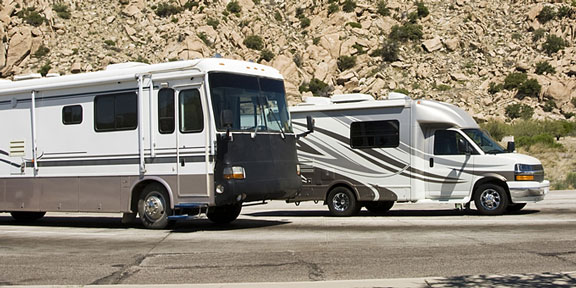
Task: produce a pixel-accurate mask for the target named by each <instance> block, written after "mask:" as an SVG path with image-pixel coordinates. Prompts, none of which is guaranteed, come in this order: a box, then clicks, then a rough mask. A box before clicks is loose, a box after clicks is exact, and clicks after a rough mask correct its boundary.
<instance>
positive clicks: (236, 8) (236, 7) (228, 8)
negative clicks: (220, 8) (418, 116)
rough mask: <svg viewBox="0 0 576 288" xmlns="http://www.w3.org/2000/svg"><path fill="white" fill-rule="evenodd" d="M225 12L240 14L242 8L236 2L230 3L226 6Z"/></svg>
mask: <svg viewBox="0 0 576 288" xmlns="http://www.w3.org/2000/svg"><path fill="white" fill-rule="evenodd" d="M226 11H228V12H230V13H234V14H239V13H240V12H242V7H241V6H240V4H239V3H238V1H230V2H228V4H227V5H226Z"/></svg>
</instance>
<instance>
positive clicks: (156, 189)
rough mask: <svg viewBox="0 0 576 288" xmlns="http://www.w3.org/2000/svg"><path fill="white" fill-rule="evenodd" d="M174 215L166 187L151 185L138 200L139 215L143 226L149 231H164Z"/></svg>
mask: <svg viewBox="0 0 576 288" xmlns="http://www.w3.org/2000/svg"><path fill="white" fill-rule="evenodd" d="M171 213H172V209H170V200H169V198H168V193H166V189H165V188H164V186H162V185H159V184H151V185H148V186H146V188H144V191H142V194H140V199H139V200H138V215H139V216H140V221H142V225H144V227H146V228H148V229H164V228H166V227H167V226H168V224H169V221H168V216H170V214H171Z"/></svg>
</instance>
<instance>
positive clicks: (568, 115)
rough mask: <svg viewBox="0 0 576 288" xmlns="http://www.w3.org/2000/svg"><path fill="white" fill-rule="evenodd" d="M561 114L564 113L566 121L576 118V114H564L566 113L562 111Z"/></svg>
mask: <svg viewBox="0 0 576 288" xmlns="http://www.w3.org/2000/svg"><path fill="white" fill-rule="evenodd" d="M561 113H562V115H563V116H564V118H566V119H570V118H572V117H574V116H576V114H575V113H574V112H564V111H562V112H561Z"/></svg>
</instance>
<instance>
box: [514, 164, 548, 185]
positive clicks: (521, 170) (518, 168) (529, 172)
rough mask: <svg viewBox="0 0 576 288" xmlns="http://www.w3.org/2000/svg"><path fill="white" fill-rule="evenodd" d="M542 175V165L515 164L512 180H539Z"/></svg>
mask: <svg viewBox="0 0 576 288" xmlns="http://www.w3.org/2000/svg"><path fill="white" fill-rule="evenodd" d="M543 176H544V168H542V165H527V164H516V165H515V166H514V180H516V181H541V179H540V178H542V177H543Z"/></svg>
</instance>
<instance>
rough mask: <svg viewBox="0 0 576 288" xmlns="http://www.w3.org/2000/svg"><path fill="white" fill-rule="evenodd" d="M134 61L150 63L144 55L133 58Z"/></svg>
mask: <svg viewBox="0 0 576 288" xmlns="http://www.w3.org/2000/svg"><path fill="white" fill-rule="evenodd" d="M132 61H133V62H139V63H146V64H150V60H148V59H146V58H144V57H143V56H142V55H138V57H136V58H134V59H132Z"/></svg>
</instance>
